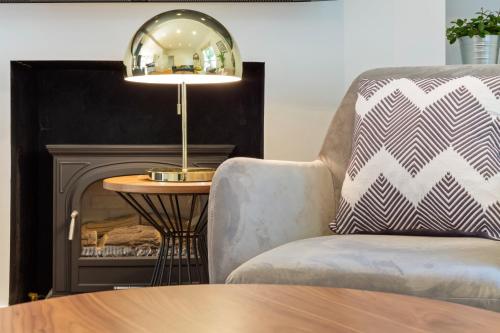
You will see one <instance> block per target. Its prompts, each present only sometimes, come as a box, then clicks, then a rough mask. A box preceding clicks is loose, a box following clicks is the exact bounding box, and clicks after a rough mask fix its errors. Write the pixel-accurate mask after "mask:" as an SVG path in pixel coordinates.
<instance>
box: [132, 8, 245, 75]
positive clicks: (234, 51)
mask: <svg viewBox="0 0 500 333" xmlns="http://www.w3.org/2000/svg"><path fill="white" fill-rule="evenodd" d="M124 64H125V67H126V78H125V79H126V80H128V81H134V82H142V83H159V84H182V83H186V84H202V83H226V82H235V81H239V80H241V76H242V62H241V57H240V52H239V50H238V47H237V45H236V43H235V41H234V39H233V38H232V37H231V34H230V33H229V32H228V31H227V29H226V28H225V27H224V26H223V25H222V24H221V23H219V22H218V21H217V20H215V19H214V18H212V17H210V16H208V15H206V14H203V13H200V12H197V11H192V10H172V11H168V12H165V13H162V14H160V15H157V16H155V17H153V18H151V19H150V20H149V21H147V22H146V23H144V24H143V25H142V26H141V27H140V28H139V30H137V32H136V33H135V35H134V36H133V38H132V40H131V41H130V44H129V46H128V48H127V52H126V54H125V59H124Z"/></svg>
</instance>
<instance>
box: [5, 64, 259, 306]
mask: <svg viewBox="0 0 500 333" xmlns="http://www.w3.org/2000/svg"><path fill="white" fill-rule="evenodd" d="M122 70H123V68H122V64H121V63H120V62H112V61H104V62H103V61H73V62H68V61H27V62H26V61H13V62H12V63H11V101H12V105H11V122H12V123H11V129H12V130H11V134H12V140H11V143H12V150H11V154H12V157H11V160H12V186H11V265H10V266H11V275H10V281H11V285H10V303H11V304H16V303H19V302H23V301H26V300H27V299H28V297H27V295H28V293H29V292H36V293H39V294H41V295H45V294H47V293H48V292H49V290H53V292H54V293H55V294H59V295H60V294H67V293H75V292H85V291H93V290H103V289H112V288H114V287H115V286H129V285H130V286H134V285H142V284H145V283H147V282H148V281H149V279H150V278H151V275H150V271H151V270H152V262H154V256H155V240H154V238H155V234H154V233H153V232H151V230H150V229H149V228H147V225H145V224H144V221H142V220H141V219H140V218H139V217H137V216H136V215H135V214H134V213H133V212H132V211H130V210H129V209H128V207H126V206H125V205H124V204H123V203H122V202H121V201H120V200H118V199H119V198H116V197H113V196H112V193H111V194H110V193H105V192H103V190H102V188H101V184H100V182H101V180H102V179H103V178H106V177H110V176H116V175H125V174H132V173H142V172H144V169H145V168H148V167H151V166H152V165H156V164H158V165H162V164H165V163H167V164H176V165H180V146H179V144H180V137H181V136H180V133H181V128H180V121H179V118H178V116H177V114H176V102H177V90H176V88H175V87H166V86H156V85H140V84H134V83H129V82H125V81H124V80H123V75H122ZM188 103H189V105H190V113H189V121H188V124H189V133H190V138H189V139H190V141H189V143H190V155H191V156H190V160H191V162H192V163H195V164H199V165H201V166H217V165H218V164H219V163H220V162H222V161H223V160H224V159H226V158H228V157H234V156H247V157H256V158H262V156H263V119H264V118H263V112H264V64H263V63H244V76H243V80H242V82H241V83H240V84H234V85H231V86H229V87H227V86H226V87H224V88H222V87H220V86H218V85H210V86H193V87H190V94H189V100H188ZM47 148H48V149H47ZM49 150H50V153H49ZM51 154H52V155H51ZM53 156H54V163H53ZM71 156H73V157H71ZM70 157H71V158H70ZM66 159H69V160H66ZM85 159H88V160H85ZM104 160H108V164H106V163H104V162H103V161H104ZM61 161H64V163H62V164H58V163H59V162H61ZM89 163H90V164H89ZM96 163H97V164H96ZM101 163H102V164H101ZM89 165H93V166H94V167H96V169H92V170H93V171H88V172H87V171H86V172H84V170H90V169H88V168H90V167H89ZM54 170H55V171H54ZM57 170H59V171H57ZM56 171H57V172H60V173H54V175H53V172H56ZM70 175H73V176H70ZM80 175H81V177H80ZM65 182H67V184H72V185H67V186H69V187H68V188H66V187H64V186H63V185H61V184H62V183H65ZM54 184H59V185H57V186H56V191H54V193H52V187H53V186H54ZM77 185H78V186H77ZM59 186H63V187H62V188H61V187H59ZM69 188H71V191H73V194H72V195H71V196H70V197H69V198H68V199H67V200H68V201H67V202H65V203H64V205H60V200H63V199H61V196H63V195H66V193H65V192H66V191H69ZM61 191H62V192H61ZM64 200H66V199H64ZM76 206H78V208H79V210H80V211H81V213H82V215H81V216H80V218H81V220H79V221H78V223H81V222H83V226H84V228H83V229H81V228H76V229H75V234H74V240H73V241H68V239H67V236H68V235H67V231H68V230H67V228H68V223H69V220H68V219H69V218H70V215H71V212H72V209H73V207H76ZM53 221H56V224H54V223H53ZM105 222H108V224H110V225H114V226H115V227H113V228H112V229H109V228H108V229H106V227H104V229H103V228H102V226H101V225H102V224H103V223H105ZM57 223H59V224H57ZM57 226H59V227H60V230H59V229H58V232H60V234H61V237H59V236H58V237H57V238H53V229H54V228H57ZM127 228H135V229H136V230H139V229H141V230H140V231H141V233H142V235H143V236H144V237H143V238H142V239H138V240H131V241H130V242H124V241H123V237H125V238H126V237H128V236H127V235H126V234H124V232H125V233H126V231H127V230H126V229H127ZM115 229H116V230H115ZM84 233H85V234H84ZM56 234H57V233H54V235H56ZM57 235H59V234H57ZM62 235H64V237H63V236H62ZM59 238H61V240H59ZM63 238H65V240H62V239H63ZM94 244H96V245H94ZM124 263H127V265H128V266H127V265H124ZM129 266H133V267H134V268H133V269H132V268H131V269H129ZM53 267H56V268H57V269H54V270H53ZM99 267H101V268H102V269H99ZM120 267H122V268H123V267H125V268H124V270H120V269H121V268H120ZM59 268H60V269H59ZM53 272H54V273H55V274H53ZM56 272H57V273H56ZM124 272H125V273H124ZM127 272H128V273H127Z"/></svg>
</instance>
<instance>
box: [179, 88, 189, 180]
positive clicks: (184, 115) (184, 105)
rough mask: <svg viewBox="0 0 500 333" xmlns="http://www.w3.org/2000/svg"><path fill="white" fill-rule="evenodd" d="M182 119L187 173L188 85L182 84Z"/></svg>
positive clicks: (183, 163) (183, 152) (183, 157)
mask: <svg viewBox="0 0 500 333" xmlns="http://www.w3.org/2000/svg"><path fill="white" fill-rule="evenodd" d="M181 118H182V171H183V172H187V168H188V158H187V154H188V152H187V134H188V133H187V132H188V129H187V89H186V83H185V82H182V85H181Z"/></svg>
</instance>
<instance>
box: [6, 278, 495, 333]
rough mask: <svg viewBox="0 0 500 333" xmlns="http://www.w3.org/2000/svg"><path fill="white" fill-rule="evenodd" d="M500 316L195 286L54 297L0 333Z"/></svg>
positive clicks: (21, 310)
mask: <svg viewBox="0 0 500 333" xmlns="http://www.w3.org/2000/svg"><path fill="white" fill-rule="evenodd" d="M499 327H500V314H499V313H495V312H489V311H485V310H481V309H476V308H472V307H467V306H463V305H458V304H453V303H446V302H440V301H434V300H428V299H423V298H416V297H410V296H402V295H395V294H386V293H378V292H370V291H360V290H351V289H334V288H321V287H310V286H278V285H197V286H175V287H156V288H140V289H128V290H121V291H107V292H99V293H88V294H81V295H76V296H68V297H60V298H53V299H50V300H46V301H38V302H33V303H26V304H21V305H15V306H12V307H9V308H3V309H0V331H1V332H64V333H73V332H100V333H106V332H120V333H127V332H175V333H179V332H190V333H198V332H218V333H220V332H224V333H225V332H227V333H247V332H252V333H255V332H258V333H266V332H279V333H281V332H283V333H285V332H287V333H288V332H318V333H321V332H329V333H331V332H384V333H389V332H398V333H399V332H420V333H421V332H440V333H445V332H481V333H487V332H498V331H499Z"/></svg>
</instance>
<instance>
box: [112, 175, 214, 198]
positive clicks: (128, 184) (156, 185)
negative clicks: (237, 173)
mask: <svg viewBox="0 0 500 333" xmlns="http://www.w3.org/2000/svg"><path fill="white" fill-rule="evenodd" d="M211 185H212V183H211V182H154V181H151V180H149V179H148V176H146V175H133V176H121V177H112V178H106V179H104V181H103V187H104V188H105V189H106V190H111V191H115V192H126V193H149V194H163V193H165V194H166V193H172V194H182V193H189V194H194V193H196V194H208V193H209V192H210V186H211Z"/></svg>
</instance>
